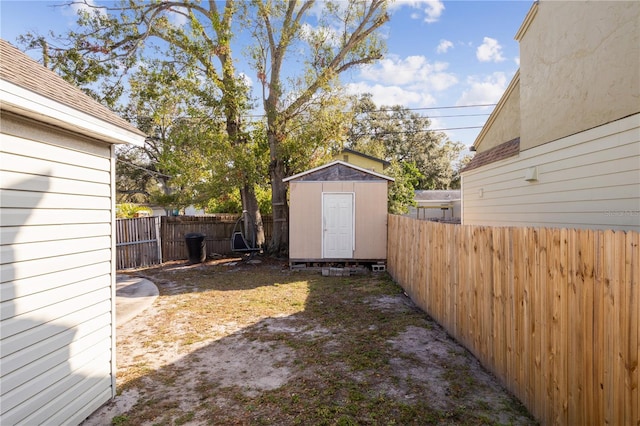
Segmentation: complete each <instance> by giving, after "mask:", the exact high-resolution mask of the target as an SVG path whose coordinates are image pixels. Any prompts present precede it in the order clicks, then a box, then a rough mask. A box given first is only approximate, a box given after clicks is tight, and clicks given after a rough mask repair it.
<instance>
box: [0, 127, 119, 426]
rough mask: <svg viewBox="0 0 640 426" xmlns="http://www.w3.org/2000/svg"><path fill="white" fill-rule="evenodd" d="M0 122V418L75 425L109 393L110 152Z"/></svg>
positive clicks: (56, 133) (71, 137)
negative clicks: (0, 133) (0, 402)
mask: <svg viewBox="0 0 640 426" xmlns="http://www.w3.org/2000/svg"><path fill="white" fill-rule="evenodd" d="M2 121H3V122H2V126H3V129H2V135H1V138H2V139H1V142H0V155H1V156H2V159H1V161H0V187H1V188H0V197H1V200H2V201H1V202H2V204H1V210H0V238H1V239H0V256H1V257H0V259H1V260H0V263H1V272H0V283H1V284H0V295H1V298H0V320H1V322H0V336H1V339H2V340H1V345H0V357H1V358H0V371H1V373H0V374H1V381H2V386H1V398H2V414H1V417H0V424H3V425H4V424H7V425H11V424H40V423H48V424H77V423H79V422H81V421H82V420H83V419H84V418H86V417H87V416H88V415H90V414H91V413H92V412H93V411H94V410H95V409H97V408H98V407H99V406H100V405H102V404H103V403H105V402H106V401H108V400H109V399H110V398H111V397H112V396H113V395H114V393H115V389H114V388H113V374H115V371H114V365H113V353H112V347H113V327H114V325H113V319H114V315H113V288H114V287H113V280H114V276H113V260H112V257H113V253H112V250H113V239H112V238H113V237H112V216H113V211H112V209H113V207H112V206H113V191H112V170H113V161H114V160H113V157H112V149H111V146H110V144H106V143H100V142H97V141H93V140H91V139H89V138H85V137H81V136H79V135H75V134H73V133H70V132H66V131H60V130H57V129H55V128H53V127H50V126H44V125H40V124H38V123H37V122H34V121H30V120H22V119H19V118H16V117H15V116H12V115H10V114H6V115H5V114H3V117H2Z"/></svg>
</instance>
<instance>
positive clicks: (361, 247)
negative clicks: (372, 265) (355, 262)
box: [354, 181, 387, 260]
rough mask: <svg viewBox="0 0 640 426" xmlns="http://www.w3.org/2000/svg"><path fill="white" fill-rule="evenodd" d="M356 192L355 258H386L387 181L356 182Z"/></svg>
mask: <svg viewBox="0 0 640 426" xmlns="http://www.w3.org/2000/svg"><path fill="white" fill-rule="evenodd" d="M354 192H355V193H356V206H355V214H356V247H355V252H354V257H355V258H356V259H381V260H382V259H386V258H387V182H386V181H378V182H371V183H364V182H358V183H356V184H355V188H354Z"/></svg>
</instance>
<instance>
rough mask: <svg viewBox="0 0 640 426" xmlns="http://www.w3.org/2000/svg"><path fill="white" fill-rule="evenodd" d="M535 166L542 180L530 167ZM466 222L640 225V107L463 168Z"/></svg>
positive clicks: (626, 227) (599, 226) (632, 227)
mask: <svg viewBox="0 0 640 426" xmlns="http://www.w3.org/2000/svg"><path fill="white" fill-rule="evenodd" d="M534 166H537V167H538V181H537V182H527V181H525V179H524V177H525V172H526V171H527V170H528V169H529V168H530V167H534ZM462 179H463V185H462V188H463V190H462V199H463V219H462V220H463V224H465V225H489V226H544V227H568V228H591V229H614V230H633V231H640V114H636V115H633V116H631V117H627V118H625V119H622V120H618V121H615V122H613V123H609V124H606V125H604V126H600V127H597V128H594V129H590V130H587V131H585V132H581V133H578V134H575V135H572V136H569V137H566V138H562V139H559V140H557V141H554V142H552V143H548V144H544V145H540V146H537V147H535V148H531V149H528V150H526V151H521V152H520V154H519V156H516V157H511V158H509V159H506V160H503V161H501V162H497V163H493V164H490V165H486V166H483V167H480V168H478V169H474V170H471V171H469V172H466V173H463V176H462Z"/></svg>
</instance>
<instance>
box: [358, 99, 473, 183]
mask: <svg viewBox="0 0 640 426" xmlns="http://www.w3.org/2000/svg"><path fill="white" fill-rule="evenodd" d="M352 114H353V115H352V121H351V126H350V129H349V134H348V139H347V142H346V146H347V147H349V148H352V149H354V150H356V151H360V152H363V153H365V154H369V155H373V156H375V157H378V158H382V159H385V160H387V161H398V162H409V163H413V164H414V165H415V167H416V168H417V170H418V171H419V172H420V175H421V176H420V178H419V180H418V182H417V183H416V184H415V185H414V187H415V189H450V188H451V187H452V185H454V182H455V180H456V175H457V170H456V168H455V167H454V165H455V163H456V162H457V161H458V157H459V155H460V153H461V152H462V150H463V149H464V145H463V144H461V143H458V142H452V141H451V140H449V139H448V138H447V137H446V135H445V134H444V133H440V132H434V131H432V130H429V127H430V126H431V120H429V118H428V117H425V116H421V115H419V114H416V113H414V112H411V111H410V110H408V109H406V108H404V107H402V106H398V105H396V106H393V107H385V106H381V107H377V106H376V105H375V104H374V103H373V101H372V99H371V95H363V96H361V97H360V98H355V99H354V100H353V105H352Z"/></svg>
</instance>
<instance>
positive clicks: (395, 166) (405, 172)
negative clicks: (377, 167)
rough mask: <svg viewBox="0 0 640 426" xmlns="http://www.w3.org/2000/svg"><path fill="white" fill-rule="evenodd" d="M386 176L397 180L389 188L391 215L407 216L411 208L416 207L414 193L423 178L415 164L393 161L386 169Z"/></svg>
mask: <svg viewBox="0 0 640 426" xmlns="http://www.w3.org/2000/svg"><path fill="white" fill-rule="evenodd" d="M384 172H385V174H387V175H388V176H390V177H392V178H394V179H395V182H393V183H392V184H391V185H390V186H389V195H388V208H389V213H393V214H405V213H407V212H408V211H409V206H415V205H416V204H415V200H414V199H415V196H414V191H415V189H416V187H417V185H418V184H419V183H420V179H422V178H423V175H422V173H420V171H419V170H418V168H417V167H416V165H415V163H412V162H406V161H405V162H399V161H397V160H393V161H391V165H390V166H389V167H388V168H386V169H385V171H384Z"/></svg>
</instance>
